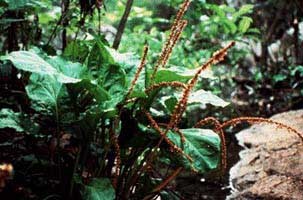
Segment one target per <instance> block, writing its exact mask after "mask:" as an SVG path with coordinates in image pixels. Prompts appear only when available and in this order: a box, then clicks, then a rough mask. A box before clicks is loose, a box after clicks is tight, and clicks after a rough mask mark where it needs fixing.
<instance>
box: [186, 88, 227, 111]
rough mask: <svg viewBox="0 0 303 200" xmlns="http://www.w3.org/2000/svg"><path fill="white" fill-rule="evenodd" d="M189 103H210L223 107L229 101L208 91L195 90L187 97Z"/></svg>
mask: <svg viewBox="0 0 303 200" xmlns="http://www.w3.org/2000/svg"><path fill="white" fill-rule="evenodd" d="M188 103H189V104H204V105H205V104H211V105H213V106H220V107H225V106H227V105H228V104H229V103H228V102H226V101H224V100H223V99H221V98H219V97H218V96H216V95H214V94H212V93H211V92H209V91H205V90H202V89H201V90H197V91H195V92H192V93H191V94H190V96H189V99H188Z"/></svg>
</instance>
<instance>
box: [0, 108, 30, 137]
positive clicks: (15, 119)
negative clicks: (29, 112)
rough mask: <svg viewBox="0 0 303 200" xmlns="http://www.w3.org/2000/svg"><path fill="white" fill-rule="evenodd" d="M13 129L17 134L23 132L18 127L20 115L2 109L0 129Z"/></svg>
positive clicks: (0, 112) (0, 111)
mask: <svg viewBox="0 0 303 200" xmlns="http://www.w3.org/2000/svg"><path fill="white" fill-rule="evenodd" d="M2 128H13V129H15V130H16V131H17V132H22V131H24V130H23V128H22V127H21V125H20V113H15V112H14V111H13V110H11V109H7V108H3V109H1V110H0V129H2Z"/></svg>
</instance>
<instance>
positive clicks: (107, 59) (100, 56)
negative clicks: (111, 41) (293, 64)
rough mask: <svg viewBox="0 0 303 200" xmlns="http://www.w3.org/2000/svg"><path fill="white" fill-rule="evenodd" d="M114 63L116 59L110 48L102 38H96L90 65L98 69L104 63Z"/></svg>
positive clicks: (89, 60)
mask: <svg viewBox="0 0 303 200" xmlns="http://www.w3.org/2000/svg"><path fill="white" fill-rule="evenodd" d="M113 64H115V60H114V58H113V57H112V55H111V54H110V52H109V50H108V48H106V46H105V45H104V44H103V43H102V41H101V40H100V39H98V38H96V43H95V44H94V46H93V48H92V50H91V51H90V54H89V56H88V63H87V65H88V67H89V68H90V69H92V70H96V71H98V70H99V69H100V68H101V67H102V66H104V65H113Z"/></svg>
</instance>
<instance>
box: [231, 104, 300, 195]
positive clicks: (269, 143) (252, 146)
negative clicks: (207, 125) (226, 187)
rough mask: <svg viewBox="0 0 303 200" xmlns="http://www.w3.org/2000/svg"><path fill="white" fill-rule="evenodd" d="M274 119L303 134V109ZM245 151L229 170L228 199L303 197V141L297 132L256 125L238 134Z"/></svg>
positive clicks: (266, 125)
mask: <svg viewBox="0 0 303 200" xmlns="http://www.w3.org/2000/svg"><path fill="white" fill-rule="evenodd" d="M271 119H272V120H275V121H278V122H281V123H284V124H286V125H289V126H291V127H293V128H295V129H296V130H298V131H300V132H301V133H303V110H298V111H290V112H285V113H281V114H277V115H275V116H273V117H272V118H271ZM237 139H238V140H239V143H240V145H241V146H243V147H244V150H243V151H241V152H240V161H239V162H238V163H237V164H236V165H235V166H234V167H233V168H232V169H231V171H230V182H231V185H232V188H233V191H232V194H231V195H230V196H228V197H227V199H229V200H232V199H233V200H240V199H241V200H243V199H247V200H250V199H251V200H255V199H268V200H278V199H279V200H280V199H289V200H303V143H302V141H301V139H300V138H299V137H298V136H297V135H296V134H294V133H292V132H288V130H286V129H282V128H281V127H275V126H274V125H270V124H264V123H262V124H258V125H253V126H252V127H251V128H249V129H246V130H244V131H241V132H240V133H238V134H237Z"/></svg>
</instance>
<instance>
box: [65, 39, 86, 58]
mask: <svg viewBox="0 0 303 200" xmlns="http://www.w3.org/2000/svg"><path fill="white" fill-rule="evenodd" d="M88 54H89V46H88V44H87V43H86V42H84V41H74V42H71V43H70V44H69V45H68V46H67V47H66V48H65V50H64V53H63V56H64V57H65V58H69V59H70V60H72V61H77V62H81V63H83V62H84V61H85V59H86V57H87V56H88Z"/></svg>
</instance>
